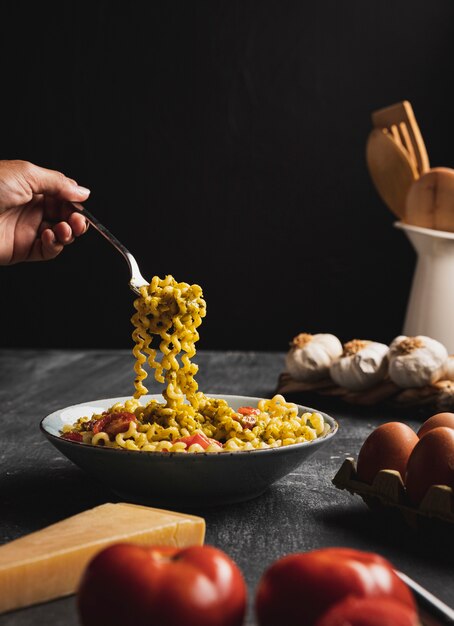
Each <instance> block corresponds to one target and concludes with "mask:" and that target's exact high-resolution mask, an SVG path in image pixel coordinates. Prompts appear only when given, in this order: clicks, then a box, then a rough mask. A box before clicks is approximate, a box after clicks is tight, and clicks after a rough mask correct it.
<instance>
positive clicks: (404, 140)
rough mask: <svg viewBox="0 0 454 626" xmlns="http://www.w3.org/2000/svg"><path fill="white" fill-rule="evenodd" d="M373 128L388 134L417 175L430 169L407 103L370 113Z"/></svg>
mask: <svg viewBox="0 0 454 626" xmlns="http://www.w3.org/2000/svg"><path fill="white" fill-rule="evenodd" d="M372 123H373V125H374V127H375V128H380V129H382V130H386V131H387V132H389V133H390V134H391V135H392V137H393V138H394V140H395V141H396V143H397V144H398V145H399V146H400V147H401V148H403V149H404V150H405V151H406V152H407V153H408V156H409V158H410V160H411V161H412V162H413V163H414V164H415V165H416V169H417V171H418V173H419V175H421V174H424V172H427V170H428V169H429V168H430V165H429V157H428V156H427V150H426V146H425V144H424V140H423V138H422V135H421V131H420V130H419V126H418V122H417V121H416V118H415V114H414V113H413V108H412V106H411V104H410V102H408V100H404V101H403V102H398V103H397V104H392V105H391V106H389V107H385V108H384V109H379V110H378V111H374V112H373V113H372Z"/></svg>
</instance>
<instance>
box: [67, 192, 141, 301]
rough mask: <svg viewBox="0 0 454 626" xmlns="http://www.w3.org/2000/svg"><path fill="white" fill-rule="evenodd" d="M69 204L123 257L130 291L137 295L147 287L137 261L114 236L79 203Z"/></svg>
mask: <svg viewBox="0 0 454 626" xmlns="http://www.w3.org/2000/svg"><path fill="white" fill-rule="evenodd" d="M69 204H70V205H71V209H72V210H73V211H74V212H77V213H80V214H81V215H83V216H84V217H85V219H86V220H87V222H89V223H90V224H91V225H92V226H93V227H94V228H96V230H97V231H98V232H99V233H101V235H102V236H103V237H105V238H106V239H107V241H108V242H109V243H111V244H112V245H113V246H114V247H115V248H116V249H117V250H118V251H119V252H121V254H122V255H123V256H124V258H125V259H126V261H127V263H128V266H129V271H130V273H131V280H130V283H129V284H130V286H131V289H133V290H134V291H135V292H136V293H139V288H140V287H143V286H144V285H147V284H148V283H147V281H146V280H145V278H144V277H143V276H142V274H141V272H140V270H139V266H138V264H137V261H136V260H135V258H134V257H133V255H132V254H131V253H130V252H129V250H128V249H127V248H126V247H125V246H124V245H123V244H122V243H121V241H119V240H118V239H117V238H116V237H115V235H112V233H111V232H110V231H109V230H108V229H107V228H106V227H105V226H104V225H103V224H101V222H100V221H99V220H98V219H97V218H96V217H95V216H94V215H92V214H91V213H90V211H87V209H86V208H85V207H83V206H82V205H81V204H79V202H70V203H69Z"/></svg>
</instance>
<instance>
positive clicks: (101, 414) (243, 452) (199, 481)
mask: <svg viewBox="0 0 454 626" xmlns="http://www.w3.org/2000/svg"><path fill="white" fill-rule="evenodd" d="M201 404H202V406H200V407H199V411H200V413H199V414H200V415H203V416H204V420H203V421H202V422H201V423H200V421H195V422H194V421H193V420H192V419H191V416H190V413H191V410H190V407H189V406H188V409H187V412H186V413H183V414H182V415H177V417H175V415H170V414H169V413H167V414H166V413H165V408H163V407H165V404H164V402H163V397H162V396H158V395H145V396H143V397H142V398H140V400H134V399H131V398H108V399H103V400H96V401H91V402H85V403H82V404H78V405H75V406H71V407H67V408H65V409H62V410H59V411H55V412H54V413H52V414H51V415H48V416H47V417H45V418H44V419H43V420H42V422H41V430H42V432H43V434H44V435H45V436H46V437H47V439H48V440H49V441H50V442H51V443H52V444H53V445H54V446H55V447H56V448H57V449H58V450H59V451H60V452H61V453H62V454H64V455H65V456H66V457H67V458H68V459H70V460H71V461H73V462H74V463H75V464H76V465H78V466H79V467H80V468H82V469H83V470H85V471H86V472H88V473H89V474H90V475H91V476H92V477H94V478H96V479H97V480H98V481H99V482H101V483H103V484H104V485H105V486H107V487H108V488H109V489H110V490H112V491H113V492H114V493H115V494H117V495H118V496H119V497H121V498H123V499H126V500H129V501H133V502H142V503H147V504H154V505H159V506H174V505H177V506H180V507H186V508H193V507H200V506H217V505H223V504H229V503H233V502H240V501H243V500H248V499H250V498H254V497H257V496H259V495H260V494H261V493H263V492H264V491H265V490H266V489H267V488H268V487H269V486H270V485H271V484H273V483H274V482H276V481H278V480H279V479H280V478H283V477H284V476H285V475H286V474H288V473H289V472H291V471H292V470H294V469H295V468H296V467H298V466H299V465H301V463H303V462H305V461H306V460H307V459H309V457H311V456H312V454H314V453H315V452H316V451H317V450H319V449H320V447H321V446H323V445H325V444H326V443H327V442H329V441H330V440H331V438H332V437H333V436H334V435H335V434H336V432H337V428H338V425H337V422H336V421H335V420H334V419H333V418H332V417H330V416H329V415H327V414H325V413H322V412H319V411H314V410H313V409H310V408H307V407H304V406H300V405H295V404H292V403H288V402H286V401H285V400H284V398H282V396H275V397H274V398H272V399H270V400H265V399H261V398H253V397H245V396H227V395H225V396H223V395H213V396H210V397H206V396H203V401H201ZM163 411H164V413H163Z"/></svg>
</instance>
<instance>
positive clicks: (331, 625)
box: [315, 596, 420, 626]
mask: <svg viewBox="0 0 454 626" xmlns="http://www.w3.org/2000/svg"><path fill="white" fill-rule="evenodd" d="M419 625H420V621H419V618H418V613H417V611H416V610H415V609H414V608H412V607H409V606H407V605H405V604H402V603H401V602H397V601H396V600H392V599H391V598H381V599H380V601H379V602H377V600H376V599H375V598H355V597H352V596H350V597H348V598H346V599H345V600H342V602H339V604H335V605H334V606H333V607H331V609H329V611H328V612H327V613H325V614H324V615H323V616H322V617H321V618H320V619H319V620H317V623H316V625H315V626H419Z"/></svg>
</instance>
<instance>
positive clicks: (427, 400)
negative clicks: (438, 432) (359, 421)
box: [276, 372, 454, 417]
mask: <svg viewBox="0 0 454 626" xmlns="http://www.w3.org/2000/svg"><path fill="white" fill-rule="evenodd" d="M276 393H280V394H282V395H283V396H285V397H290V396H296V397H298V396H300V397H301V396H303V397H304V396H305V395H306V396H307V395H310V396H314V395H315V396H317V397H318V396H320V397H324V398H326V399H332V400H341V401H342V402H346V403H348V404H351V405H356V406H360V407H361V406H362V407H372V406H387V407H389V408H392V409H398V410H402V411H412V410H413V409H416V410H417V411H419V413H421V414H422V416H423V417H428V416H429V415H432V414H433V413H436V412H439V411H453V410H454V382H453V381H451V380H440V381H438V382H436V383H434V384H433V385H426V386H425V387H419V388H413V389H402V388H401V387H398V386H397V385H396V384H395V383H393V382H392V381H391V380H389V379H385V380H384V381H382V382H380V383H379V384H378V385H375V386H374V387H372V388H371V389H367V390H365V391H349V390H348V389H345V388H344V387H339V386H338V385H336V384H335V383H334V382H333V381H332V380H331V379H330V378H326V379H324V380H321V381H317V382H314V383H307V382H299V381H296V380H294V379H293V378H292V377H291V376H290V374H289V373H288V372H283V373H282V374H281V375H280V376H279V382H278V387H277V390H276Z"/></svg>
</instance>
